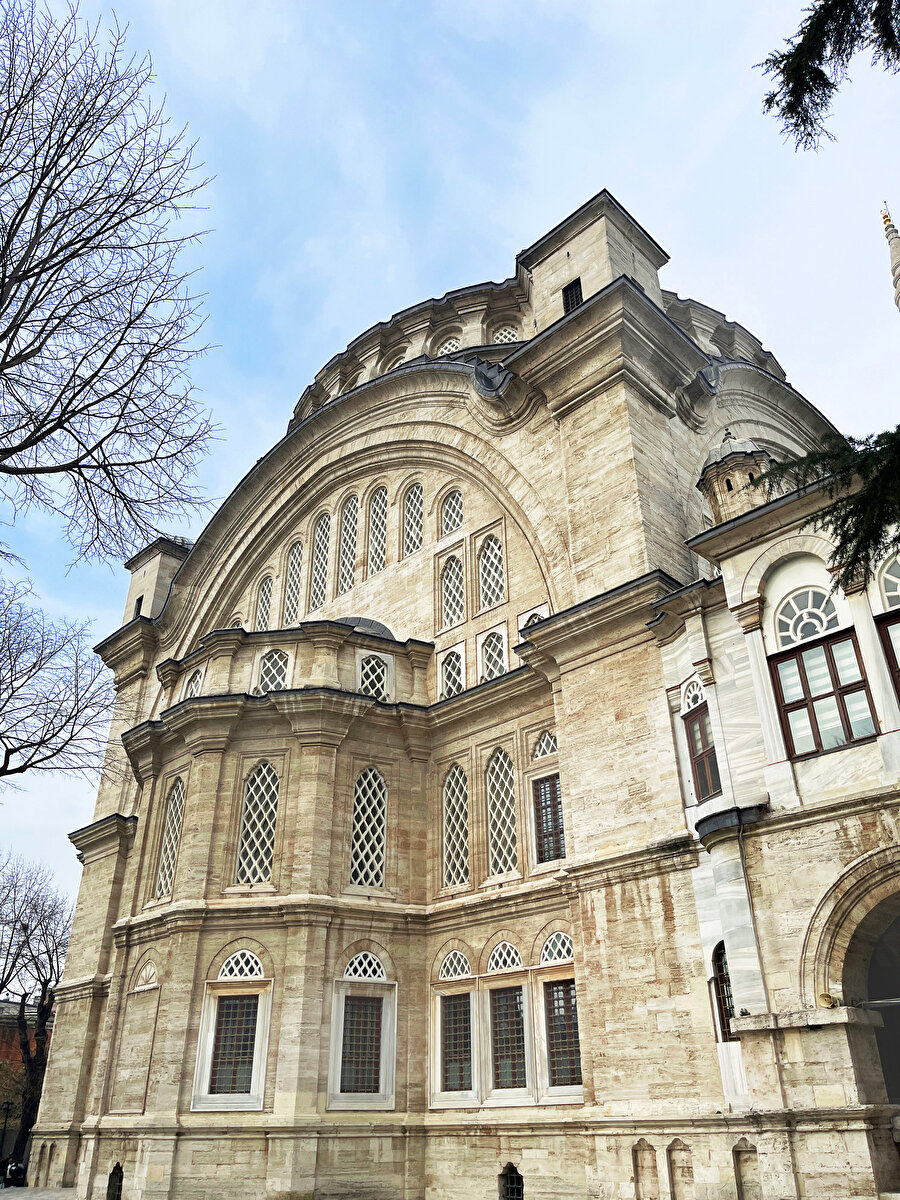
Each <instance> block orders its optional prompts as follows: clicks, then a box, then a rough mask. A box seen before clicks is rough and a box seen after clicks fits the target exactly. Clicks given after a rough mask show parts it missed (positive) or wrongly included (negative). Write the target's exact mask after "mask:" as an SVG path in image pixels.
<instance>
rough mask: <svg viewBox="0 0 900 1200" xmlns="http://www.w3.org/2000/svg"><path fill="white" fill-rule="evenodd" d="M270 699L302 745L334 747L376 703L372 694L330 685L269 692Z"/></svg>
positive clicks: (338, 744)
mask: <svg viewBox="0 0 900 1200" xmlns="http://www.w3.org/2000/svg"><path fill="white" fill-rule="evenodd" d="M267 699H268V701H269V703H270V704H271V705H272V707H273V708H274V709H275V710H276V712H278V713H279V714H280V715H281V716H282V717H283V718H284V719H285V721H287V723H288V724H289V725H290V727H291V733H293V735H294V736H295V737H296V738H297V739H298V740H299V741H300V743H301V744H303V745H307V746H333V747H335V748H337V747H338V746H340V744H341V742H343V740H344V738H345V737H346V736H347V733H348V731H349V729H350V726H351V725H352V724H353V722H354V721H355V720H356V719H357V718H358V717H361V716H362V715H363V714H364V713H366V712H369V711H371V710H372V709H374V708H375V706H376V705H375V701H374V700H373V699H372V698H371V697H370V696H361V695H359V694H358V693H356V692H343V691H341V690H340V689H339V688H328V687H305V688H299V689H297V690H293V691H284V692H269V694H268V697H267Z"/></svg>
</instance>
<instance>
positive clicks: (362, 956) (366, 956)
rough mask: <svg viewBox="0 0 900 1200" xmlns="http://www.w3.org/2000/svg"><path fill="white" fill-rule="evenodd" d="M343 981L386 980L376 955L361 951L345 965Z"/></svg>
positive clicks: (381, 964) (382, 966)
mask: <svg viewBox="0 0 900 1200" xmlns="http://www.w3.org/2000/svg"><path fill="white" fill-rule="evenodd" d="M344 978H345V979H387V975H386V974H385V972H384V964H383V963H382V961H381V959H380V958H379V957H378V955H377V954H372V953H371V952H370V951H369V950H363V951H362V952H361V953H359V954H356V955H354V956H353V958H351V959H350V961H349V962H348V963H347V967H346V969H345V971H344Z"/></svg>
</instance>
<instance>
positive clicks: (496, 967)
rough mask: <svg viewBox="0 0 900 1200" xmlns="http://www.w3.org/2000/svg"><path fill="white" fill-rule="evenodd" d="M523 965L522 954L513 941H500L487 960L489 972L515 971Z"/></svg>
mask: <svg viewBox="0 0 900 1200" xmlns="http://www.w3.org/2000/svg"><path fill="white" fill-rule="evenodd" d="M521 966H522V955H521V954H520V953H519V951H518V950H517V949H516V947H515V946H514V945H513V944H512V942H498V943H497V945H496V946H495V947H494V948H493V950H492V951H491V953H490V957H489V958H488V962H487V969H488V974H493V972H495V971H515V970H518V969H520V968H521Z"/></svg>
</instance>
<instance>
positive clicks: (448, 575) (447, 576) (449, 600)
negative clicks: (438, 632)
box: [441, 554, 466, 629]
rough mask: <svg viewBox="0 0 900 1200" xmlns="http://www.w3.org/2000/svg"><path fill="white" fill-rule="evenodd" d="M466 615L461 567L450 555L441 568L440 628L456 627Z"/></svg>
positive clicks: (457, 560) (455, 558)
mask: <svg viewBox="0 0 900 1200" xmlns="http://www.w3.org/2000/svg"><path fill="white" fill-rule="evenodd" d="M465 615H466V590H465V583H464V581H463V567H462V563H461V562H460V560H459V559H458V558H457V557H456V555H455V554H451V555H450V557H449V558H448V559H447V560H446V562H445V563H444V565H443V567H442V568H441V628H442V629H448V628H449V627H450V626H451V625H456V624H457V623H458V622H459V621H461V620H462V619H463V617H465Z"/></svg>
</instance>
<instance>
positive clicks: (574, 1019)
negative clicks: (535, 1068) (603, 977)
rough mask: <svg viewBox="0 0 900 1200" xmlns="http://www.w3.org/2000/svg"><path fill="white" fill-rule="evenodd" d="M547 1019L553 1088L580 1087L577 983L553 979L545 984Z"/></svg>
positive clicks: (548, 1050)
mask: <svg viewBox="0 0 900 1200" xmlns="http://www.w3.org/2000/svg"><path fill="white" fill-rule="evenodd" d="M544 1015H545V1019H546V1022H547V1067H548V1070H549V1075H550V1086H551V1087H573V1086H576V1085H578V1084H580V1083H581V1048H580V1046H579V1042H578V1004H577V1001H576V998H575V980H574V979H553V980H549V981H548V982H547V983H545V984H544Z"/></svg>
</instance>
